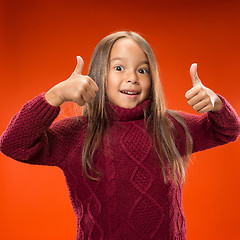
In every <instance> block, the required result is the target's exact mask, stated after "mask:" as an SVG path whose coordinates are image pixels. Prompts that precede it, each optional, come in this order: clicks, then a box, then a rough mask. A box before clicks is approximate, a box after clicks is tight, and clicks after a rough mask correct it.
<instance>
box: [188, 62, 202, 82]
mask: <svg viewBox="0 0 240 240" xmlns="http://www.w3.org/2000/svg"><path fill="white" fill-rule="evenodd" d="M190 76H191V79H192V85H193V87H194V86H196V85H197V84H199V83H201V80H200V79H199V77H198V75H197V63H193V64H192V65H191V67H190Z"/></svg>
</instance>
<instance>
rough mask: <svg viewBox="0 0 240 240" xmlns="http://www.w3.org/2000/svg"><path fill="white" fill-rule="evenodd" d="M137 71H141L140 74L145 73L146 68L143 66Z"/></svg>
mask: <svg viewBox="0 0 240 240" xmlns="http://www.w3.org/2000/svg"><path fill="white" fill-rule="evenodd" d="M138 72H139V73H141V74H146V73H148V70H147V69H145V68H141V69H139V70H138Z"/></svg>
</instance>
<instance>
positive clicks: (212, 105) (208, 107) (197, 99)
mask: <svg viewBox="0 0 240 240" xmlns="http://www.w3.org/2000/svg"><path fill="white" fill-rule="evenodd" d="M190 76H191V79H192V85H193V87H192V88H191V89H190V90H188V91H187V92H186V94H185V97H186V98H187V100H188V104H189V105H190V106H192V108H193V109H194V110H195V111H197V112H199V113H205V112H209V111H213V112H217V111H219V110H220V109H221V107H222V101H221V99H220V98H219V97H218V96H217V94H216V93H214V92H213V91H212V90H211V89H209V88H206V87H205V86H204V85H203V84H202V82H201V80H200V79H199V77H198V75H197V64H196V63H194V64H192V66H191V68H190Z"/></svg>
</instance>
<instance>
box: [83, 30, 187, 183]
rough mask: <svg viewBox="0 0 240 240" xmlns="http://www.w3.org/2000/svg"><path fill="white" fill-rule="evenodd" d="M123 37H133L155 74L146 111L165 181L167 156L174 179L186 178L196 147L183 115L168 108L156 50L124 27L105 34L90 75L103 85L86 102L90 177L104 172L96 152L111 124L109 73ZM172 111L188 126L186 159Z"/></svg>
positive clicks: (85, 162)
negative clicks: (175, 134) (99, 168)
mask: <svg viewBox="0 0 240 240" xmlns="http://www.w3.org/2000/svg"><path fill="white" fill-rule="evenodd" d="M121 38H131V39H133V40H134V41H135V42H136V43H137V44H138V45H139V46H140V48H141V49H142V50H143V52H144V53H145V54H146V56H147V58H148V61H149V67H150V74H151V80H152V84H151V91H150V95H149V100H150V105H149V107H148V109H147V111H146V113H145V122H146V126H147V128H148V130H149V133H150V134H151V135H152V137H153V144H154V148H155V150H156V152H157V155H158V157H159V160H160V162H161V166H162V173H163V177H164V181H165V183H167V182H168V180H170V179H168V178H167V174H166V172H167V167H166V163H165V160H167V162H168V165H169V166H170V169H171V176H172V177H173V179H174V181H175V182H177V181H178V180H179V179H181V181H182V182H183V181H184V179H185V169H186V165H187V162H188V159H189V156H190V154H191V151H192V139H191V136H190V134H189V131H188V129H187V126H186V124H185V123H184V121H183V119H182V118H181V116H180V115H179V114H178V113H177V112H175V111H170V110H167V109H166V106H165V101H164V96H163V91H162V86H161V82H160V78H159V73H158V66H157V63H156V59H155V56H154V53H153V51H152V49H151V47H150V45H149V44H148V42H147V41H146V40H145V39H144V38H143V37H141V36H140V35H139V34H137V33H135V32H128V31H120V32H116V33H113V34H110V35H108V36H106V37H105V38H103V39H102V40H101V41H100V42H99V43H98V44H97V46H96V48H95V50H94V52H93V55H92V58H91V62H90V66H89V72H88V75H89V76H90V77H91V78H92V79H94V80H95V82H96V83H97V85H98V87H99V91H98V92H97V96H96V97H95V98H94V100H93V101H92V102H91V103H88V104H85V106H84V108H83V115H85V116H87V117H88V128H87V133H86V136H85V140H84V144H83V150H82V166H83V170H84V172H85V174H86V175H87V177H88V178H90V179H93V180H97V178H95V177H92V176H91V175H90V174H89V170H90V171H92V172H93V173H94V174H95V175H97V176H100V175H101V173H99V172H98V171H97V170H96V168H95V165H94V161H93V155H94V153H95V152H96V150H97V148H98V147H99V145H100V143H101V140H102V136H103V133H104V131H105V130H106V129H107V127H108V111H109V109H108V105H107V97H106V84H107V73H108V69H109V60H110V53H111V49H112V47H113V45H114V43H115V42H116V41H117V40H119V39H121ZM168 115H170V116H171V117H172V118H174V119H175V120H176V121H177V122H179V124H181V125H182V127H183V128H184V130H185V133H186V143H185V144H186V145H185V146H186V149H185V150H186V153H185V159H183V158H182V157H181V155H180V153H179V152H178V149H177V147H176V145H175V142H174V139H173V138H174V137H173V134H172V133H173V129H174V125H173V124H172V121H171V120H170V119H169V116H168Z"/></svg>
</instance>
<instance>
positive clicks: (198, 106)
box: [192, 99, 211, 111]
mask: <svg viewBox="0 0 240 240" xmlns="http://www.w3.org/2000/svg"><path fill="white" fill-rule="evenodd" d="M207 106H211V104H209V101H208V100H207V99H203V100H202V101H200V102H197V103H196V104H193V105H192V108H193V110H195V111H200V110H201V109H203V108H205V107H207Z"/></svg>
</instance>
